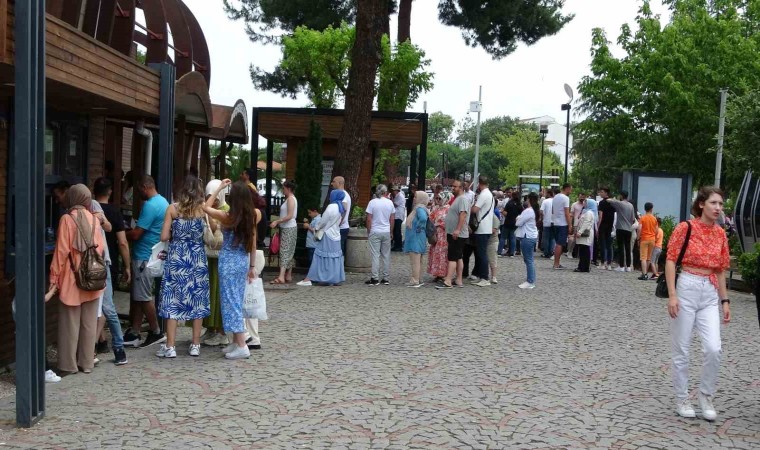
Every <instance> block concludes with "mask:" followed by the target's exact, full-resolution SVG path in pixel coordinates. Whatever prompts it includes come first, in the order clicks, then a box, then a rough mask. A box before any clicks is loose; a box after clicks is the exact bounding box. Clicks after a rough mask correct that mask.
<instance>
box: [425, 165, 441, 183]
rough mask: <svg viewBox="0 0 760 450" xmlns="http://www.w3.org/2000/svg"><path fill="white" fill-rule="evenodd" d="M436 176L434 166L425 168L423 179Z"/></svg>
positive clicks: (436, 172)
mask: <svg viewBox="0 0 760 450" xmlns="http://www.w3.org/2000/svg"><path fill="white" fill-rule="evenodd" d="M436 176H438V171H437V170H435V168H433V167H428V168H427V170H425V179H427V180H430V179H432V178H435V177H436Z"/></svg>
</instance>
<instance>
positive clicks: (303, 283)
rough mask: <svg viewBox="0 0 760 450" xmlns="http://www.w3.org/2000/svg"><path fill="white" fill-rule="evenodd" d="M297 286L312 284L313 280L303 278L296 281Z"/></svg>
mask: <svg viewBox="0 0 760 450" xmlns="http://www.w3.org/2000/svg"><path fill="white" fill-rule="evenodd" d="M296 286H311V281H309V280H303V281H299V282H298V283H296Z"/></svg>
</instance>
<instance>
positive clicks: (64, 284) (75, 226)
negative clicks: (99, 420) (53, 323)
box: [50, 184, 105, 373]
mask: <svg viewBox="0 0 760 450" xmlns="http://www.w3.org/2000/svg"><path fill="white" fill-rule="evenodd" d="M63 203H64V204H63V207H64V208H66V209H68V212H67V213H66V214H64V215H63V216H62V217H61V220H60V222H59V224H58V238H57V241H56V246H55V253H53V262H52V264H51V265H50V288H51V289H54V288H56V289H58V292H59V293H60V294H59V297H60V300H61V305H60V307H59V308H58V368H59V369H60V370H61V371H63V372H68V373H76V372H78V371H79V370H80V369H81V371H82V372H84V373H90V372H92V368H93V367H94V366H95V354H94V352H93V349H94V348H95V341H96V339H97V324H98V302H97V300H98V299H99V298H100V296H101V295H103V292H104V290H102V289H101V290H99V291H84V290H82V289H79V287H78V286H77V284H76V279H75V276H74V270H73V269H72V266H73V267H75V268H76V267H79V263H80V262H81V260H82V254H83V253H84V252H85V251H87V250H88V244H87V243H88V242H89V243H91V244H92V245H95V246H96V247H97V251H98V252H99V253H101V254H103V253H104V251H105V239H104V238H103V233H102V232H101V225H100V222H99V221H98V220H97V219H96V218H95V217H94V216H93V215H92V214H91V213H90V212H89V211H88V208H90V206H91V204H92V195H91V194H90V190H89V189H87V186H85V185H83V184H77V185H74V186H71V187H70V188H69V189H68V191H67V192H66V195H65V197H64V201H63Z"/></svg>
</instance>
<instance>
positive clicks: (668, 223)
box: [660, 216, 678, 253]
mask: <svg viewBox="0 0 760 450" xmlns="http://www.w3.org/2000/svg"><path fill="white" fill-rule="evenodd" d="M676 225H678V222H677V221H676V218H675V217H673V216H666V217H663V219H662V225H661V226H660V228H662V250H663V253H665V251H667V249H668V241H669V240H670V235H671V234H673V230H675V229H676Z"/></svg>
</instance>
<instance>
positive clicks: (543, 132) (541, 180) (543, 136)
mask: <svg viewBox="0 0 760 450" xmlns="http://www.w3.org/2000/svg"><path fill="white" fill-rule="evenodd" d="M538 132H539V133H541V174H540V175H539V178H538V179H539V182H538V191H539V193H540V192H541V190H542V189H543V188H544V143H545V142H546V135H547V134H548V133H549V124H547V123H546V122H544V123H542V124H541V125H539V128H538Z"/></svg>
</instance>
